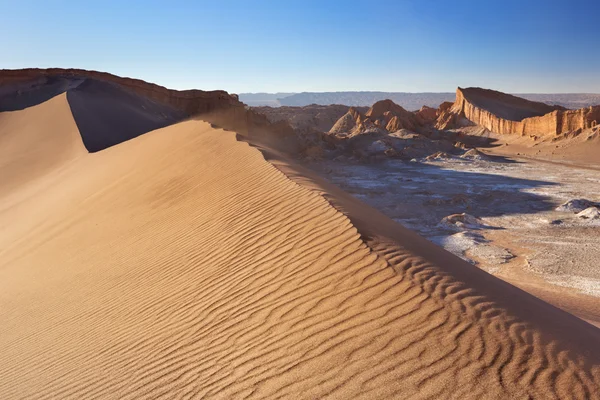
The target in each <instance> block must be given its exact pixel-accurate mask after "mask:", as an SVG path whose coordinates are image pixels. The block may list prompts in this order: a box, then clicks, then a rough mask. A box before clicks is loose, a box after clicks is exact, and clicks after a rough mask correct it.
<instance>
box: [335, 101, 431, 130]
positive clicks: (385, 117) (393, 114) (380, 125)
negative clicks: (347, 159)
mask: <svg viewBox="0 0 600 400" xmlns="http://www.w3.org/2000/svg"><path fill="white" fill-rule="evenodd" d="M428 113H429V111H428V110H423V112H422V113H421V114H418V113H413V112H410V111H406V110H405V109H404V108H402V107H401V106H399V105H398V104H396V103H394V102H393V101H391V100H381V101H378V102H377V103H375V104H373V106H372V107H371V108H369V110H368V111H367V112H366V113H365V114H362V113H361V112H360V111H359V110H358V109H356V108H354V107H351V108H350V109H349V110H348V112H347V113H346V114H345V115H343V116H342V117H341V118H340V119H339V120H338V121H337V122H336V123H335V125H334V126H333V127H332V128H331V130H330V131H329V133H332V134H347V135H356V134H359V133H365V132H367V131H372V130H377V129H379V130H385V131H387V132H389V133H392V132H397V131H399V130H401V129H408V130H415V129H416V128H417V127H419V126H421V125H423V123H424V122H425V120H426V115H427V114H428Z"/></svg>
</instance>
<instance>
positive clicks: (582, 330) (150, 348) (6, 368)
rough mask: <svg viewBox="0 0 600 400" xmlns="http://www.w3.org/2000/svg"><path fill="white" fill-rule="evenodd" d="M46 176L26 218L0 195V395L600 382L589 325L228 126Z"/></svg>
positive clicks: (367, 392)
mask: <svg viewBox="0 0 600 400" xmlns="http://www.w3.org/2000/svg"><path fill="white" fill-rule="evenodd" d="M51 101H54V99H53V100H51ZM44 105H45V104H44ZM41 106H43V105H41ZM41 106H40V107H41ZM25 111H31V110H25ZM0 116H1V114H0ZM45 118H46V119H45V121H46V122H47V121H48V118H51V117H49V116H47V117H45ZM58 128H60V127H57V129H58ZM2 134H3V132H2V131H0V135H2ZM39 134H40V135H42V134H43V133H42V130H40V132H39ZM54 134H57V135H58V134H59V132H54ZM56 174H60V182H59V184H56V185H50V186H46V187H45V188H44V192H43V195H39V196H37V197H36V198H35V199H34V200H31V201H24V202H22V203H21V204H19V205H18V214H19V215H29V214H28V213H29V212H33V211H34V210H39V209H44V212H43V213H40V212H37V213H33V214H32V216H31V217H29V219H30V221H29V222H28V223H30V226H31V229H30V230H28V231H27V232H23V231H16V230H15V227H14V223H16V222H17V221H16V217H15V214H16V213H15V211H14V209H13V211H10V212H9V211H0V221H2V225H3V226H5V227H6V228H5V229H4V230H1V231H0V318H1V320H2V321H3V323H2V326H1V328H0V348H2V349H3V360H4V361H3V362H0V381H1V382H2V384H1V385H0V398H3V399H13V398H15V399H16V398H29V397H33V398H39V399H50V398H86V399H94V398H118V399H138V398H152V399H156V398H193V397H208V398H243V397H249V398H324V397H332V398H365V399H372V398H377V397H379V398H381V397H396V398H407V397H411V398H461V399H464V398H500V397H504V398H527V397H528V396H529V397H533V398H544V399H552V398H581V399H584V398H597V397H598V395H599V392H598V386H599V385H600V354H599V352H600V346H599V344H600V331H598V330H597V329H595V328H593V327H591V326H590V325H587V324H585V323H583V322H581V321H579V320H578V319H576V318H573V317H570V316H569V315H567V314H565V313H562V312H560V311H559V310H556V309H555V308H553V307H551V306H549V305H547V304H545V303H543V302H541V301H539V300H536V299H534V298H532V297H531V296H528V295H526V294H525V293H523V292H520V291H519V290H516V289H515V288H513V287H511V286H510V285H507V284H503V283H501V282H500V281H498V280H497V279H495V278H493V277H491V276H488V275H485V274H484V273H483V272H481V271H479V272H473V271H477V270H476V269H475V268H472V267H471V266H469V265H468V264H466V263H464V262H462V261H461V260H459V259H457V258H455V257H454V256H452V255H450V254H449V253H446V252H444V251H443V250H441V249H438V248H437V247H435V246H433V245H432V244H428V242H426V241H425V240H424V239H422V238H419V237H418V236H417V235H414V234H412V233H410V232H409V231H407V230H404V229H402V228H399V227H398V226H397V225H396V224H394V223H393V222H392V221H389V220H381V219H379V217H378V216H379V214H378V213H376V212H375V211H374V210H370V209H368V208H366V206H364V205H362V204H360V203H353V202H352V201H350V202H349V203H348V202H345V201H347V200H343V198H344V194H343V193H339V192H336V189H334V188H332V189H331V193H330V195H331V196H333V197H337V198H338V199H342V201H341V203H340V204H341V207H342V208H344V209H345V211H346V212H348V213H349V216H350V219H349V218H348V217H346V216H344V215H343V214H342V213H340V212H339V211H337V210H336V209H335V208H334V207H332V206H331V204H330V203H329V202H328V201H327V200H326V199H325V198H324V197H322V196H321V195H319V193H318V192H317V191H314V190H310V189H309V188H307V187H304V186H301V185H298V184H296V183H294V182H293V181H291V180H290V179H288V178H287V177H286V176H285V175H283V174H282V173H281V172H280V171H279V170H277V169H276V168H275V167H274V166H273V165H271V164H270V163H268V162H266V161H265V160H264V158H263V156H262V154H261V153H260V152H259V151H258V150H256V149H254V148H252V147H250V146H248V145H247V144H245V143H242V142H239V141H237V140H236V136H235V134H234V133H233V132H227V131H223V130H218V129H214V128H211V126H210V125H209V124H207V123H205V122H202V121H196V120H193V121H187V122H182V123H179V124H176V125H173V126H170V127H167V128H163V129H161V130H157V131H154V132H150V133H148V134H146V135H143V136H139V137H137V138H135V139H132V140H130V141H127V142H123V143H121V144H119V145H117V146H114V147H111V148H108V149H106V150H103V151H101V152H98V153H94V154H84V155H82V156H80V157H77V158H75V159H73V160H70V161H69V162H66V163H65V164H64V165H63V168H62V169H61V170H60V171H58V172H56V171H55V172H50V173H49V174H48V175H47V176H46V178H44V179H50V178H51V177H52V176H56ZM3 190H4V191H5V192H4V193H0V199H2V196H6V195H8V194H9V193H12V192H15V191H17V192H18V191H20V190H21V188H20V187H11V188H5V189H3ZM331 201H333V200H331ZM334 204H335V202H334ZM0 210H1V208H0ZM365 210H366V211H365ZM372 213H373V214H372ZM369 216H372V217H371V218H372V220H373V221H374V224H375V225H377V229H376V230H374V231H372V232H371V231H369V229H371V228H372V227H373V225H369V224H370V223H369ZM7 221H8V222H11V223H7ZM351 221H352V222H351ZM36 222H37V223H36ZM353 223H354V224H357V226H359V227H360V228H359V229H360V233H359V231H357V229H356V228H355V225H354V224H353ZM369 227H371V228H369ZM396 229H400V232H401V237H402V239H403V240H404V242H402V243H397V242H394V240H395V238H397V237H398V236H397V232H396V231H395V230H396ZM375 231H378V232H379V234H380V235H381V237H384V238H387V240H388V241H389V243H387V244H386V245H385V246H384V247H385V248H379V249H377V251H376V252H375V251H373V250H371V248H369V247H368V246H367V245H366V244H365V242H364V240H367V242H369V241H370V239H369V237H371V238H372V237H373V236H375ZM361 235H362V238H361ZM379 243H380V245H382V246H383V242H381V241H380V242H379ZM471 272H473V274H474V275H472V274H471ZM486 292H490V293H489V294H487V293H486Z"/></svg>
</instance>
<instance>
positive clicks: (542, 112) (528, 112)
mask: <svg viewBox="0 0 600 400" xmlns="http://www.w3.org/2000/svg"><path fill="white" fill-rule="evenodd" d="M462 118H466V119H467V120H468V121H470V122H472V123H474V124H477V125H480V126H482V127H484V128H486V129H488V130H490V131H492V132H496V133H500V134H519V135H558V134H561V133H565V132H571V131H576V130H579V129H581V130H583V129H587V128H592V127H594V126H595V125H596V124H598V123H599V122H600V106H593V107H586V108H582V109H579V110H567V109H565V108H564V107H560V106H549V105H547V104H544V103H537V102H532V101H529V100H525V99H521V98H519V97H516V96H512V95H507V94H504V93H500V92H496V91H493V90H487V89H480V88H468V89H462V88H458V89H457V90H456V101H455V102H454V104H453V105H452V107H451V108H450V109H446V110H445V111H443V112H441V113H440V116H439V117H438V122H437V127H438V128H439V129H450V128H452V127H455V126H456V125H457V124H458V123H459V121H460V119H462Z"/></svg>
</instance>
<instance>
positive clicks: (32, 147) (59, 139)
mask: <svg viewBox="0 0 600 400" xmlns="http://www.w3.org/2000/svg"><path fill="white" fill-rule="evenodd" d="M86 153H87V151H86V149H85V147H84V146H83V143H82V142H81V136H80V135H79V131H78V130H77V125H76V124H75V121H74V120H73V116H72V114H71V110H70V108H69V104H68V102H67V98H66V94H61V95H59V96H56V97H54V98H53V99H51V100H49V101H47V102H45V103H42V104H40V105H38V106H35V107H31V108H29V109H26V110H22V111H13V112H3V113H0V198H1V197H2V196H6V195H9V194H11V195H17V194H19V193H17V191H16V190H14V189H16V188H19V189H23V187H24V186H35V185H36V183H39V181H40V180H41V179H42V178H43V177H47V176H48V175H51V174H53V173H55V172H56V170H57V169H60V168H62V167H63V166H64V164H65V163H66V162H68V161H70V160H73V159H75V158H77V157H79V156H81V155H83V154H86ZM20 194H22V193H20ZM1 205H2V203H0V210H1V209H2V207H1Z"/></svg>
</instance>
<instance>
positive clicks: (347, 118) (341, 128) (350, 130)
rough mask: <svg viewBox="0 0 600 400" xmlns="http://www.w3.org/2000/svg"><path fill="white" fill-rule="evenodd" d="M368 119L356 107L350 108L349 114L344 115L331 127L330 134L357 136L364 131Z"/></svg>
mask: <svg viewBox="0 0 600 400" xmlns="http://www.w3.org/2000/svg"><path fill="white" fill-rule="evenodd" d="M365 122H366V118H365V116H364V115H363V114H361V112H360V111H358V110H357V109H356V108H354V107H350V109H348V112H346V114H344V115H343V116H342V117H341V118H340V119H338V120H337V122H336V123H335V124H334V125H333V126H332V127H331V129H330V130H329V133H333V134H343V133H347V134H350V135H352V134H355V133H360V132H361V131H364V129H365Z"/></svg>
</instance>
